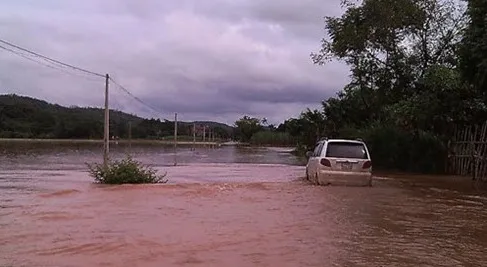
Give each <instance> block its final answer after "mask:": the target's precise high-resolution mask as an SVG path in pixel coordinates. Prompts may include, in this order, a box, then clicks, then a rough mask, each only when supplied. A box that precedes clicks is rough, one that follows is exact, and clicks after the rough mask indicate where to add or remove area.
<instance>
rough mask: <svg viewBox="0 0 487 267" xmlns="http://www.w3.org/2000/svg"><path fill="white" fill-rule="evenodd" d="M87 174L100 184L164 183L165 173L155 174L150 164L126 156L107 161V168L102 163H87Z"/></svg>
mask: <svg viewBox="0 0 487 267" xmlns="http://www.w3.org/2000/svg"><path fill="white" fill-rule="evenodd" d="M87 165H88V169H89V174H90V176H91V177H93V178H94V179H95V182H97V183H101V184H154V183H166V182H167V180H166V179H164V177H165V176H166V174H164V175H157V171H156V170H154V169H153V168H151V167H150V166H146V165H143V164H142V163H140V162H138V161H136V160H134V159H132V157H130V156H127V157H126V158H125V159H122V160H118V161H117V160H116V161H109V162H108V166H107V168H105V167H104V165H103V164H99V163H93V164H87Z"/></svg>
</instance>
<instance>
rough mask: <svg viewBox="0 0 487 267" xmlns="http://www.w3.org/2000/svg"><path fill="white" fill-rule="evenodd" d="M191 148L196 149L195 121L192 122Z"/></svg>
mask: <svg viewBox="0 0 487 267" xmlns="http://www.w3.org/2000/svg"><path fill="white" fill-rule="evenodd" d="M193 150H196V123H194V122H193Z"/></svg>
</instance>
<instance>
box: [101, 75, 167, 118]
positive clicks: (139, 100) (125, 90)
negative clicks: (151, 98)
mask: <svg viewBox="0 0 487 267" xmlns="http://www.w3.org/2000/svg"><path fill="white" fill-rule="evenodd" d="M110 81H112V82H113V83H114V84H115V85H116V86H117V87H118V88H119V89H121V90H122V91H124V92H125V93H127V94H128V95H129V96H131V97H132V98H133V99H135V100H137V101H138V102H139V103H141V104H142V105H144V106H146V107H148V108H150V109H151V110H153V111H155V112H156V113H159V114H160V115H162V114H163V112H162V111H160V110H159V109H157V108H154V107H153V106H151V105H149V104H147V103H146V102H144V101H143V100H142V99H140V98H138V97H137V96H135V95H134V94H132V93H131V92H130V91H129V90H128V89H127V88H125V87H123V86H122V85H121V84H119V83H117V82H116V81H115V80H114V79H112V78H111V77H110ZM163 119H164V118H163ZM164 120H166V119H164Z"/></svg>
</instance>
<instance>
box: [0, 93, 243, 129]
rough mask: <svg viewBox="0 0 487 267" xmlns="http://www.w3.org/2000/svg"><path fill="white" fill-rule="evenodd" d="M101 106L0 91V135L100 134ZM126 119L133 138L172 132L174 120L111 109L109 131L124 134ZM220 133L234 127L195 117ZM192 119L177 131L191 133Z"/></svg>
mask: <svg viewBox="0 0 487 267" xmlns="http://www.w3.org/2000/svg"><path fill="white" fill-rule="evenodd" d="M103 122H104V110H103V109H102V108H96V107H77V106H71V107H65V106H61V105H58V104H52V103H49V102H47V101H44V100H40V99H36V98H32V97H28V96H20V95H16V94H8V95H0V138H102V136H103ZM129 123H130V124H132V129H133V130H132V131H133V132H132V136H133V137H134V138H159V137H163V136H169V135H172V133H173V130H174V121H169V120H163V121H161V120H159V119H153V118H152V119H147V118H143V117H140V116H137V115H133V114H128V113H125V112H122V111H118V110H113V109H110V132H111V134H113V135H115V136H120V137H125V136H127V134H128V127H129ZM194 123H196V124H197V125H198V126H206V127H208V128H210V129H213V130H214V132H217V133H218V134H219V135H221V136H222V137H228V136H230V135H232V134H233V130H234V128H233V127H232V126H229V125H227V124H224V123H219V122H214V121H196V122H194ZM192 126H193V122H184V121H181V122H178V132H179V133H180V135H189V134H192V132H191V131H192Z"/></svg>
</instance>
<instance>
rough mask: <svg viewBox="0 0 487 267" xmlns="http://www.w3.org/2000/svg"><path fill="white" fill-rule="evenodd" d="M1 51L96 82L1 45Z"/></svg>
mask: <svg viewBox="0 0 487 267" xmlns="http://www.w3.org/2000/svg"><path fill="white" fill-rule="evenodd" d="M0 49H3V50H5V51H8V52H11V53H13V54H15V55H17V56H19V57H23V58H25V59H27V60H29V61H32V62H34V63H37V64H40V65H42V66H44V67H48V68H50V69H53V70H59V71H62V72H64V73H67V74H70V75H75V76H78V77H82V78H85V79H88V80H90V81H94V79H90V78H88V77H87V76H80V75H77V74H75V73H72V72H69V71H67V70H65V69H62V68H57V67H55V66H53V65H49V64H47V63H43V62H41V61H37V60H35V59H33V58H31V57H28V56H26V55H24V54H22V53H20V52H18V51H15V50H13V49H10V48H8V47H5V46H2V45H0Z"/></svg>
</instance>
